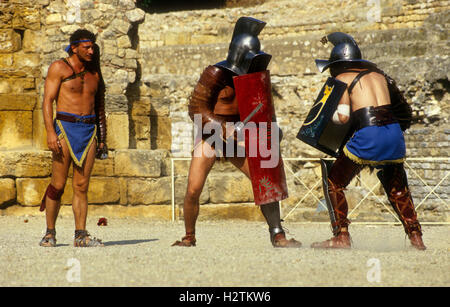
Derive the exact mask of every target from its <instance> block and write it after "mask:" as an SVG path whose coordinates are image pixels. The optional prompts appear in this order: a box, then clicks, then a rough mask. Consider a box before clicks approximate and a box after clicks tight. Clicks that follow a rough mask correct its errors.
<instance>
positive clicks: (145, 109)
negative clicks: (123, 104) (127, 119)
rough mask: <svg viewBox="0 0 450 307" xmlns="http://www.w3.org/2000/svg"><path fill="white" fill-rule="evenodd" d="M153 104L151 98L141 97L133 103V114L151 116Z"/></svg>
mask: <svg viewBox="0 0 450 307" xmlns="http://www.w3.org/2000/svg"><path fill="white" fill-rule="evenodd" d="M151 107H152V104H151V102H150V98H148V97H140V99H139V100H136V101H133V103H132V105H131V115H132V116H149V115H150V114H151Z"/></svg>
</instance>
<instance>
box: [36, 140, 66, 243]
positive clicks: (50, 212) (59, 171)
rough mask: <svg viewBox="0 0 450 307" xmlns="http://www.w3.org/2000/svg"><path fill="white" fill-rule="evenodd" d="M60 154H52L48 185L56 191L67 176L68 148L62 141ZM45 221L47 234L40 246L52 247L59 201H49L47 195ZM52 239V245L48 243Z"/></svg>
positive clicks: (54, 241) (63, 185)
mask: <svg viewBox="0 0 450 307" xmlns="http://www.w3.org/2000/svg"><path fill="white" fill-rule="evenodd" d="M60 143H61V152H60V153H59V154H56V153H53V155H52V178H51V181H50V184H51V185H52V186H53V187H54V188H55V189H56V190H60V191H63V190H64V187H65V185H66V180H67V174H68V173H69V167H70V162H71V161H72V158H71V157H70V152H69V148H68V147H67V144H66V142H65V140H64V139H61V140H60ZM44 202H45V209H46V212H45V220H46V224H47V233H46V235H45V236H44V238H43V240H42V241H41V242H40V245H41V246H54V244H56V239H55V234H56V233H55V227H56V219H57V217H58V214H59V209H60V207H61V199H56V200H54V199H51V198H50V197H49V196H48V195H46V196H45V199H44ZM49 239H52V241H53V243H52V242H50V241H49Z"/></svg>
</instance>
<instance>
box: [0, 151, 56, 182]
mask: <svg viewBox="0 0 450 307" xmlns="http://www.w3.org/2000/svg"><path fill="white" fill-rule="evenodd" d="M51 157H52V155H51V152H49V151H37V150H26V151H0V176H14V177H46V176H49V175H50V174H51Z"/></svg>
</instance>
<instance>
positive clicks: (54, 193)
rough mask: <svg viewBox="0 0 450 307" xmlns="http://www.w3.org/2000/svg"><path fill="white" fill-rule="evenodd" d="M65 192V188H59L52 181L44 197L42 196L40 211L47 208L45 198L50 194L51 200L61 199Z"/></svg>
mask: <svg viewBox="0 0 450 307" xmlns="http://www.w3.org/2000/svg"><path fill="white" fill-rule="evenodd" d="M63 193H64V189H61V190H58V189H57V188H55V187H54V186H53V185H52V184H51V183H50V184H49V185H48V187H47V190H45V194H44V197H43V198H42V202H41V207H40V208H39V211H44V210H45V198H46V197H47V196H48V198H50V199H51V200H60V199H61V196H62V195H63Z"/></svg>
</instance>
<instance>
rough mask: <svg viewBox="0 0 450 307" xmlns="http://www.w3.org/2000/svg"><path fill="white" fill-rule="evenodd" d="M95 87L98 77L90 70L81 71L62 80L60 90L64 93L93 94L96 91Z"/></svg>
mask: <svg viewBox="0 0 450 307" xmlns="http://www.w3.org/2000/svg"><path fill="white" fill-rule="evenodd" d="M70 77H72V76H70ZM97 88H98V77H97V76H96V75H95V74H93V73H92V72H83V73H82V74H77V76H76V77H75V78H72V79H70V80H66V81H65V82H62V84H61V89H60V91H62V92H64V93H65V94H77V95H83V96H93V95H95V93H96V92H97Z"/></svg>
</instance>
